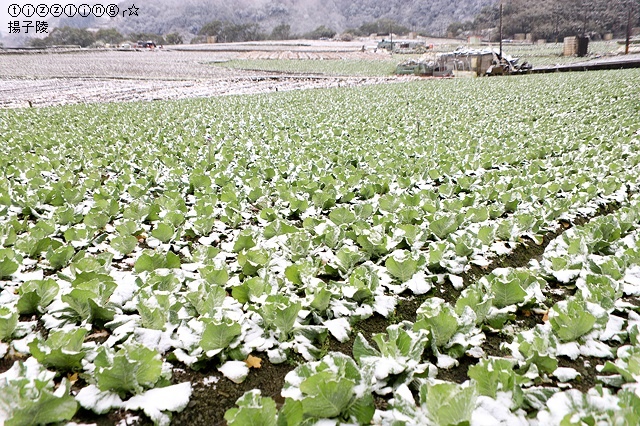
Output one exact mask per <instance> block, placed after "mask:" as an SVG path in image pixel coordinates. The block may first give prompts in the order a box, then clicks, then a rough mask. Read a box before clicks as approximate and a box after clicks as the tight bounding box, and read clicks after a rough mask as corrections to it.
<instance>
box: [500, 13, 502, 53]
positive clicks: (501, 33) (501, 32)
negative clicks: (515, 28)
mask: <svg viewBox="0 0 640 426" xmlns="http://www.w3.org/2000/svg"><path fill="white" fill-rule="evenodd" d="M500 59H501V60H502V3H500Z"/></svg>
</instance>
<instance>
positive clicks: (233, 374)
mask: <svg viewBox="0 0 640 426" xmlns="http://www.w3.org/2000/svg"><path fill="white" fill-rule="evenodd" d="M218 371H219V372H221V373H222V374H223V375H224V377H226V378H227V379H229V380H231V381H232V382H234V383H242V382H243V381H244V379H246V378H247V376H248V375H249V367H247V364H245V362H244V361H227V362H225V363H224V364H222V365H221V366H220V367H218Z"/></svg>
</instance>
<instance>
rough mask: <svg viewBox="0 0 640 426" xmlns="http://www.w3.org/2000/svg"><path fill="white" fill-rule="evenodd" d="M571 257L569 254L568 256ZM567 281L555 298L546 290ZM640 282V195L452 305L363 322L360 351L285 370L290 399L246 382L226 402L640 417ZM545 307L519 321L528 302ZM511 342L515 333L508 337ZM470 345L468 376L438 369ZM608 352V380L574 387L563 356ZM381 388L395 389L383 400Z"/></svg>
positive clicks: (391, 415) (522, 417) (336, 409)
mask: <svg viewBox="0 0 640 426" xmlns="http://www.w3.org/2000/svg"><path fill="white" fill-rule="evenodd" d="M560 265H561V266H560ZM560 289H561V290H562V293H563V295H564V296H566V297H564V298H562V299H561V300H559V301H557V302H556V303H555V304H553V306H551V307H550V309H549V307H548V303H549V299H547V298H546V297H544V296H543V293H548V292H553V291H554V290H560ZM639 294H640V197H637V196H634V197H633V199H632V201H631V204H630V205H629V206H627V207H623V208H622V209H620V210H619V211H618V212H616V213H615V214H611V215H607V216H601V217H598V218H597V219H595V220H593V221H591V222H590V223H588V224H586V225H584V226H580V227H575V228H572V229H571V230H569V231H567V232H566V233H564V234H563V235H562V236H560V237H558V238H557V239H556V240H554V241H553V242H552V243H551V244H550V245H549V247H548V248H547V250H546V251H545V253H544V255H543V258H542V261H541V262H540V263H537V262H534V264H533V265H532V266H531V267H529V268H520V269H513V268H504V269H497V270H495V271H494V272H493V273H491V274H489V275H488V276H486V277H484V278H482V279H481V280H480V281H478V282H477V283H475V284H473V285H472V286H469V287H467V288H466V289H465V290H464V291H463V292H462V295H461V297H460V298H459V299H458V301H457V302H456V303H455V305H451V304H449V303H447V302H444V301H443V300H441V299H437V298H432V299H428V300H426V301H425V302H424V303H423V304H422V306H420V308H419V309H418V312H417V314H418V318H417V321H416V322H415V323H410V322H407V321H405V322H402V323H400V324H396V325H391V326H389V327H388V328H387V331H386V333H382V334H377V335H374V336H373V341H374V342H375V347H373V346H372V345H371V344H369V343H368V342H367V340H366V339H365V338H364V337H363V336H362V335H361V334H359V335H358V336H357V338H356V340H355V343H354V346H353V358H351V357H348V356H346V355H344V354H340V353H330V354H328V355H326V356H325V357H324V358H323V359H322V360H320V361H315V362H309V363H306V364H303V365H301V366H299V367H297V368H296V369H295V370H294V371H293V372H291V373H289V374H288V375H287V377H286V381H285V387H284V389H283V392H282V396H284V397H286V400H285V403H284V405H283V406H282V407H281V408H280V410H277V409H276V405H275V402H273V400H271V399H270V398H263V397H261V395H260V392H259V391H251V392H247V393H246V394H245V395H244V396H243V397H241V398H240V399H239V400H238V401H237V408H234V409H231V410H229V411H228V412H227V413H226V416H225V418H226V419H227V420H228V421H229V422H230V424H238V425H239V424H248V423H251V422H258V419H262V420H261V421H263V423H261V424H290V425H293V424H305V423H307V424H314V423H315V422H316V421H318V420H319V419H323V418H326V417H330V418H333V419H334V423H342V422H346V423H354V424H367V423H369V422H371V421H373V422H374V423H375V424H389V425H391V424H393V425H413V424H438V425H445V424H447V425H449V424H450V425H455V424H460V423H464V422H469V423H470V424H473V425H495V424H522V425H524V424H540V425H547V424H636V423H637V422H638V420H639V419H640V396H638V394H637V391H638V382H637V374H638V367H637V365H638V364H637V359H638V356H640V355H639V354H640V352H639V351H640V347H639V346H638V325H639V321H640V315H638V313H637V310H638V307H637V304H633V303H630V302H631V301H632V300H637V299H636V298H635V297H634V296H637V295H639ZM530 310H531V311H534V312H538V313H540V314H542V313H544V314H545V319H544V320H543V321H540V324H538V325H536V326H535V327H533V328H531V329H518V328H517V327H515V326H514V325H515V323H514V321H513V320H514V319H515V317H516V315H517V314H520V315H522V312H523V311H530ZM498 332H500V333H502V334H503V335H505V336H506V338H505V343H503V347H504V348H505V349H506V350H508V352H509V356H508V357H486V356H482V357H481V356H480V355H481V352H482V350H481V347H482V344H483V341H484V339H485V336H484V334H485V333H498ZM509 340H510V341H511V342H510V343H507V342H508V341H509ZM464 352H466V354H467V355H470V356H473V357H479V358H480V357H481V358H482V359H481V360H480V361H479V362H478V363H476V364H474V365H472V366H471V367H469V369H468V373H467V374H468V380H467V381H465V382H464V383H462V384H456V383H451V382H446V381H443V380H438V379H437V378H436V376H437V372H438V368H437V367H436V366H435V365H433V364H431V363H430V362H429V361H428V358H427V355H441V354H442V353H448V354H449V355H452V356H453V357H458V356H460V355H462V354H463V353H464ZM561 356H565V357H568V358H570V359H576V358H578V357H579V356H589V357H593V358H595V359H599V360H600V361H601V362H599V363H598V365H597V366H595V367H596V370H597V371H599V372H600V373H601V375H599V376H597V383H598V384H597V385H596V386H594V387H593V388H591V389H590V390H589V391H588V392H587V393H582V392H580V391H579V390H576V389H572V385H573V384H575V383H579V382H580V379H581V378H580V373H579V372H578V371H577V370H576V369H574V368H569V367H559V357H561ZM373 394H378V395H392V398H391V399H390V400H389V407H388V408H387V409H386V410H376V409H375V406H374V400H373Z"/></svg>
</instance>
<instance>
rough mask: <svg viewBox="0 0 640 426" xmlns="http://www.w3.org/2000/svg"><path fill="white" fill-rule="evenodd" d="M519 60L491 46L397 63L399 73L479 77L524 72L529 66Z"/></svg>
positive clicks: (464, 49)
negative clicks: (522, 64)
mask: <svg viewBox="0 0 640 426" xmlns="http://www.w3.org/2000/svg"><path fill="white" fill-rule="evenodd" d="M517 61H518V60H517V59H514V58H511V57H509V56H506V55H503V58H500V53H499V52H497V51H495V50H492V49H482V50H479V49H467V48H459V49H457V50H455V51H453V52H447V53H438V54H430V55H425V56H424V57H423V58H421V59H419V60H415V59H411V60H408V61H405V62H402V63H400V64H398V66H397V68H396V74H415V75H422V76H433V77H454V76H457V77H477V76H484V75H497V74H505V73H507V74H508V73H513V72H522V71H526V70H528V69H529V67H528V66H527V65H524V66H518V65H517Z"/></svg>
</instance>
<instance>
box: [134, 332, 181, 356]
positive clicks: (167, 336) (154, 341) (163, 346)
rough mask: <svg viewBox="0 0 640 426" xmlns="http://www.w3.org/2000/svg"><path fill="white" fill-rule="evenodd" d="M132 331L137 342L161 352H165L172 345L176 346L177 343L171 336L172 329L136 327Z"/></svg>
mask: <svg viewBox="0 0 640 426" xmlns="http://www.w3.org/2000/svg"><path fill="white" fill-rule="evenodd" d="M134 333H135V336H136V340H137V341H138V342H140V343H142V344H143V345H144V346H146V347H147V348H149V349H153V350H156V351H158V352H160V353H161V354H163V353H165V352H167V351H168V350H169V349H171V348H172V347H173V346H177V345H176V344H177V343H178V342H176V341H175V340H173V339H172V338H171V334H172V330H167V331H162V330H153V329H149V328H136V329H135V331H134Z"/></svg>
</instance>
